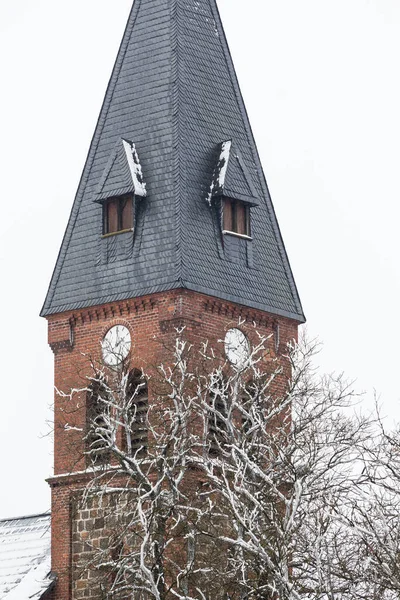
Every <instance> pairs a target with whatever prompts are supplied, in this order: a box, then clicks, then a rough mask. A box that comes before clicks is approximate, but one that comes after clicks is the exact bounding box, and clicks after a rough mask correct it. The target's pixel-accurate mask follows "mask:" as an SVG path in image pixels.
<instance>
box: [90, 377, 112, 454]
mask: <svg viewBox="0 0 400 600" xmlns="http://www.w3.org/2000/svg"><path fill="white" fill-rule="evenodd" d="M108 396H109V392H108V387H107V384H106V382H105V380H104V379H103V377H102V376H101V375H98V377H96V379H95V380H94V381H93V382H92V384H91V385H90V386H89V389H88V392H87V395H86V429H87V433H86V452H87V456H88V460H87V462H88V464H93V463H94V464H97V465H99V464H105V463H108V462H109V461H110V448H109V441H110V437H109V436H110V421H109V418H108V415H109V404H108Z"/></svg>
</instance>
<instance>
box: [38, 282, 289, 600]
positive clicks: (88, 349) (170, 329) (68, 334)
mask: <svg viewBox="0 0 400 600" xmlns="http://www.w3.org/2000/svg"><path fill="white" fill-rule="evenodd" d="M239 322H240V325H239V328H240V329H241V330H242V331H243V332H244V333H245V334H246V335H247V337H248V339H249V340H250V343H254V344H255V343H257V341H258V336H257V332H258V333H260V334H262V335H265V336H271V337H270V338H269V339H268V343H267V345H268V348H267V351H266V352H265V355H264V358H263V364H264V365H265V369H267V368H268V365H270V364H271V360H273V359H275V358H277V357H278V359H279V360H281V361H282V364H283V366H284V367H285V371H286V374H287V367H288V365H287V364H286V363H285V359H284V358H283V356H282V352H283V351H284V349H285V347H286V343H287V342H289V341H290V340H292V339H296V338H297V327H298V323H297V322H296V321H293V320H290V319H287V318H283V317H276V316H274V315H272V314H269V313H266V312H263V311H258V310H255V309H250V308H248V307H245V306H240V305H237V304H233V303H230V302H226V301H221V300H218V299H216V298H213V297H210V296H206V295H203V294H199V293H195V292H191V291H188V290H173V291H171V292H165V293H160V294H154V295H151V296H144V297H140V298H136V299H132V300H129V301H123V302H116V303H113V304H106V305H103V306H98V307H94V308H90V309H82V310H77V311H71V312H67V313H63V314H59V315H53V316H50V317H48V326H49V327H48V339H49V344H50V346H51V348H52V350H53V352H54V357H55V387H56V389H57V390H59V391H61V392H64V393H65V394H68V393H69V392H70V390H71V389H74V388H75V389H76V388H78V389H80V388H84V387H85V386H87V377H88V376H90V374H91V373H92V370H91V362H93V363H94V364H97V363H100V362H101V344H100V342H101V340H102V339H103V337H104V335H105V333H106V332H107V331H108V330H109V329H110V328H111V327H112V326H113V325H116V324H123V325H125V326H126V327H128V329H129V330H130V332H131V335H132V341H133V346H132V352H131V364H130V367H131V368H138V369H142V370H144V371H145V372H147V373H148V372H150V371H151V370H152V369H154V368H155V367H156V366H158V365H160V364H162V363H164V364H165V363H166V362H167V361H168V354H169V352H170V350H169V349H170V348H172V347H173V342H174V340H175V337H176V329H177V328H180V327H185V331H184V336H185V337H186V338H187V339H188V340H189V341H190V342H191V343H193V344H194V346H195V347H200V344H201V343H202V342H204V341H205V340H208V341H209V344H210V345H211V346H212V347H213V348H214V349H215V351H216V354H222V353H223V352H224V345H223V340H224V337H225V333H226V331H227V330H229V329H230V328H232V327H238V323H239ZM285 380H287V379H285V378H284V377H283V378H282V379H281V381H280V382H278V385H281V386H282V388H283V387H284V385H285ZM151 398H152V390H151V382H150V385H149V401H150V402H151ZM85 401H86V393H84V392H83V393H82V394H80V395H79V394H78V395H77V396H75V397H74V403H73V405H71V402H70V401H69V400H68V398H65V397H63V396H62V395H60V394H58V393H56V394H55V402H54V405H55V406H54V407H55V413H54V415H55V416H54V457H55V458H54V461H55V462H54V477H52V478H51V479H50V481H49V482H50V485H51V488H52V553H53V554H52V569H53V571H54V572H55V573H56V574H57V576H58V583H57V586H56V589H55V592H54V600H71V599H72V598H73V600H80V598H86V597H90V596H85V595H83V592H82V590H81V589H80V590H79V589H78V587H77V583H76V582H77V580H76V577H75V581H74V583H73V573H74V568H75V567H76V564H77V562H79V557H78V554H79V548H80V546H79V544H81V543H84V542H85V540H84V539H82V534H83V538H84V537H85V532H86V531H87V529H90V528H91V529H92V531H93V530H97V529H99V527H95V526H94V523H92V522H91V519H92V518H93V519H94V518H97V517H94V516H93V517H91V516H89V517H87V515H83V514H82V513H80V512H79V511H77V508H76V507H77V505H76V497H77V494H78V495H79V491H80V490H82V488H83V487H84V486H85V484H86V483H87V481H88V477H89V476H88V475H87V474H86V473H84V471H85V457H84V442H83V439H82V438H83V435H84V434H83V432H84V430H85V423H86V407H85ZM93 510H94V509H93ZM97 524H99V522H98V523H97ZM97 537H98V539H99V540H100V539H101V538H102V535H101V533H99V535H98V536H97ZM96 539H97V538H96ZM96 543H97V542H96ZM99 543H104V542H100V541H99ZM73 548H74V549H75V551H74V553H73V552H72V550H73ZM73 565H75V567H74V568H73ZM79 585H81V586H83V584H82V583H81V584H79ZM73 589H74V590H75V593H74V595H72V590H73ZM78 592H79V593H78ZM81 592H82V593H81Z"/></svg>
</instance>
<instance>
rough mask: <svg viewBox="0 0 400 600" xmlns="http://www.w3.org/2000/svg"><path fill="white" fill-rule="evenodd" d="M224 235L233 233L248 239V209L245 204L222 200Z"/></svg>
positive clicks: (228, 199) (238, 201)
mask: <svg viewBox="0 0 400 600" xmlns="http://www.w3.org/2000/svg"><path fill="white" fill-rule="evenodd" d="M222 210H223V228H224V233H234V234H236V235H243V236H246V237H250V207H249V205H248V204H247V203H246V202H240V200H233V199H231V198H224V199H223V209H222Z"/></svg>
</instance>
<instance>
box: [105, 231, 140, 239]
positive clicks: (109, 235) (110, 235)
mask: <svg viewBox="0 0 400 600" xmlns="http://www.w3.org/2000/svg"><path fill="white" fill-rule="evenodd" d="M132 231H133V228H131V229H121V231H113V233H104V234H103V235H102V236H101V237H102V239H104V238H109V237H112V236H114V235H121V233H129V232H132Z"/></svg>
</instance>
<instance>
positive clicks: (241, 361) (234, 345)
mask: <svg viewBox="0 0 400 600" xmlns="http://www.w3.org/2000/svg"><path fill="white" fill-rule="evenodd" d="M225 354H226V357H227V359H228V360H229V362H230V363H231V364H232V365H233V366H234V367H235V368H236V369H238V370H240V369H243V367H244V365H245V363H246V361H247V360H248V358H249V356H250V343H249V340H248V339H247V337H246V336H245V334H244V333H243V331H240V329H230V330H229V331H228V332H227V334H226V336H225Z"/></svg>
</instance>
